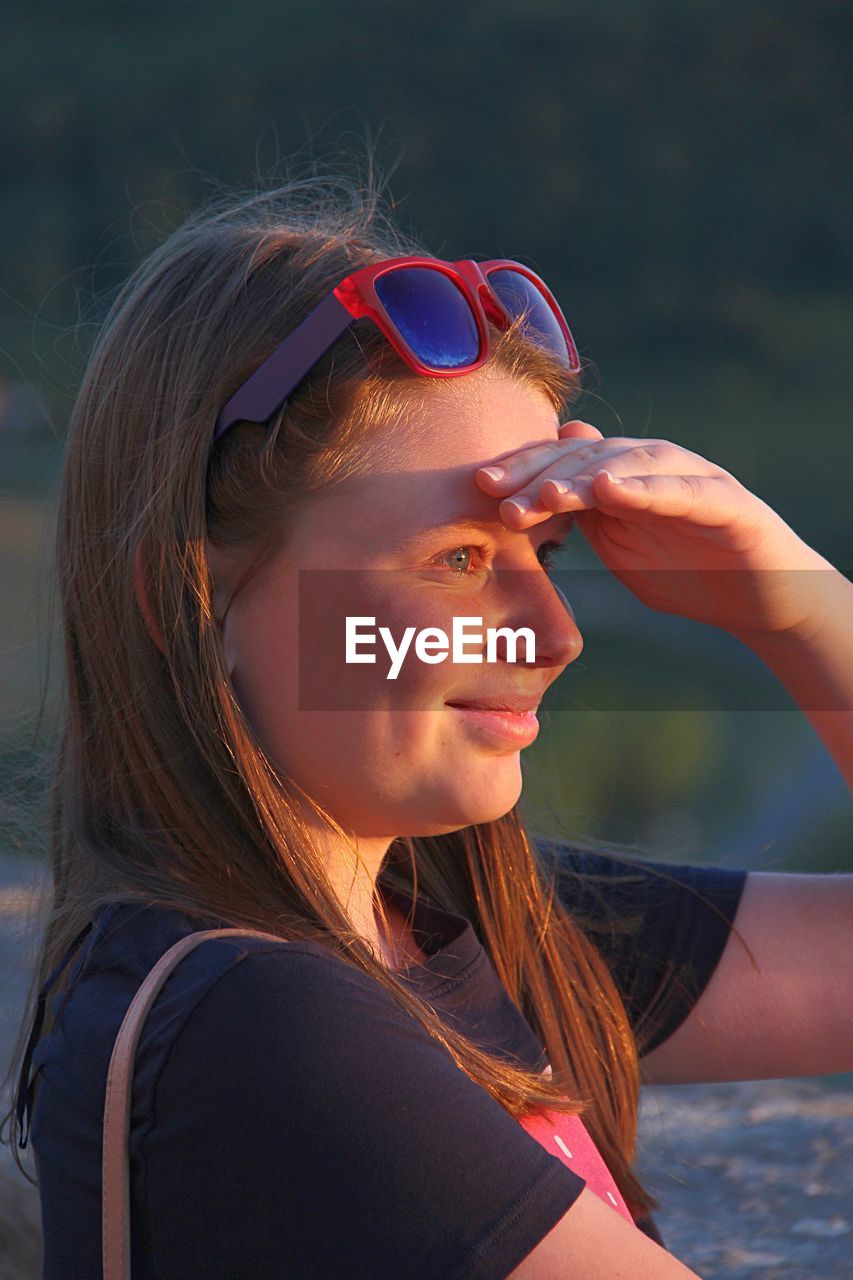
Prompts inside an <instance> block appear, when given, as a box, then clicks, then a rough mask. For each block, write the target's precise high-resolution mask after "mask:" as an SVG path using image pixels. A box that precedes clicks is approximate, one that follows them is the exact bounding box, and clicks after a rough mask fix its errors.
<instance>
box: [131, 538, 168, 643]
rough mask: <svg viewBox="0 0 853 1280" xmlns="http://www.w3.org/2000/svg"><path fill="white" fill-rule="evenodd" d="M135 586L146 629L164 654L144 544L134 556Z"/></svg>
mask: <svg viewBox="0 0 853 1280" xmlns="http://www.w3.org/2000/svg"><path fill="white" fill-rule="evenodd" d="M133 587H134V590H135V592H136V602H137V604H138V605H139V612H140V613H141V614H142V621H143V622H144V623H145V630H146V631H147V632H148V634H149V636H150V637H151V639H152V640H153V641H154V643H155V644H156V646H157V648H158V649H159V650H160V652H161V653H162V654H165V652H166V645H165V642H164V640H163V633H162V631H161V630H160V628H159V627H158V626H157V622H156V620H155V618H154V614H153V612H152V610H151V601H150V599H149V597H148V586H147V583H146V581H145V558H144V555H143V552H142V544H141V543H140V544H139V546H138V547H137V548H136V553H135V555H134V557H133Z"/></svg>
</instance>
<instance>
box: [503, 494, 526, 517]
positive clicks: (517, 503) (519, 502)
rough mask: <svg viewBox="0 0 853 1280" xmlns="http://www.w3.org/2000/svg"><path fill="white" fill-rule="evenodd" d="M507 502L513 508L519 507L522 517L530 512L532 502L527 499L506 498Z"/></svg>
mask: <svg viewBox="0 0 853 1280" xmlns="http://www.w3.org/2000/svg"><path fill="white" fill-rule="evenodd" d="M504 501H505V502H509V503H510V504H511V505H512V506H513V507H517V508H518V510H519V511H520V512H521V514H522V515H525V513H526V512H528V511H529V510H530V502H529V500H528V499H527V498H505V499H504Z"/></svg>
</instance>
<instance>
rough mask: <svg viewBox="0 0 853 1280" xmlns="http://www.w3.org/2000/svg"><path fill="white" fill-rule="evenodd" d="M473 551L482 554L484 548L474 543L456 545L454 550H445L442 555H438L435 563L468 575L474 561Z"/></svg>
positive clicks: (461, 574)
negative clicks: (462, 545) (461, 545)
mask: <svg viewBox="0 0 853 1280" xmlns="http://www.w3.org/2000/svg"><path fill="white" fill-rule="evenodd" d="M472 551H476V552H477V553H478V554H482V551H483V548H482V547H476V546H473V545H466V546H464V547H454V548H453V550H452V551H443V552H442V553H441V555H440V556H436V558H435V563H436V564H438V565H441V566H443V567H445V568H447V569H452V570H453V571H454V572H455V573H458V574H459V575H460V576H462V577H464V576H468V570H469V569H470V567H471V562H472V556H471V552H472Z"/></svg>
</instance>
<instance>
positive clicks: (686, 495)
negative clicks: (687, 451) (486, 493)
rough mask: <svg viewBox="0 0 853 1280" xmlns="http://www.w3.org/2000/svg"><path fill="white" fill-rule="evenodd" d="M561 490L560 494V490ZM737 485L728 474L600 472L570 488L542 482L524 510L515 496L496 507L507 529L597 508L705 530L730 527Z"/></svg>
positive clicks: (564, 484)
mask: <svg viewBox="0 0 853 1280" xmlns="http://www.w3.org/2000/svg"><path fill="white" fill-rule="evenodd" d="M563 489H565V492H563V491H562V490H563ZM736 489H737V482H736V481H734V480H733V478H732V477H731V476H729V475H710V476H709V475H699V476H697V475H645V476H613V475H612V474H611V472H610V471H608V470H607V469H606V468H602V469H601V470H600V471H598V472H596V473H595V475H593V476H592V477H587V476H583V477H579V478H577V480H576V481H575V483H574V484H573V485H569V484H568V482H563V481H558V482H555V481H554V480H553V479H548V480H545V481H543V483H542V487H541V493H540V501H539V502H538V503H536V504H533V503H531V504H529V505H528V506H526V507H525V508H524V509H522V507H520V506H519V505H518V499H519V497H521V498H522V504H524V503H525V502H526V501H527V500H526V499H525V498H524V497H523V496H522V495H518V494H513V495H512V497H511V498H507V499H505V500H504V501H503V502H502V503H501V504H500V508H499V511H500V517H501V520H503V522H504V523H505V524H506V525H507V526H508V527H509V528H512V529H522V528H527V527H529V526H530V525H531V524H537V523H538V522H539V521H541V520H546V519H548V518H549V517H550V516H551V515H554V514H555V513H557V512H563V511H583V510H586V509H588V508H592V507H599V508H602V509H603V510H605V511H612V512H613V513H614V514H615V513H616V512H617V511H619V512H621V513H623V514H624V515H626V516H627V515H628V514H629V513H630V512H632V511H636V512H637V513H638V514H640V513H648V514H649V515H651V516H661V517H670V516H689V517H690V519H691V521H692V522H693V523H695V524H699V525H704V526H707V527H711V528H717V527H722V526H724V525H728V524H731V523H732V521H733V519H735V518H736V516H737V511H738V494H737V492H736Z"/></svg>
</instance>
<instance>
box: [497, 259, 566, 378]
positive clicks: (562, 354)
mask: <svg viewBox="0 0 853 1280" xmlns="http://www.w3.org/2000/svg"><path fill="white" fill-rule="evenodd" d="M489 284H490V286H491V287H492V289H493V290H494V291H495V293H496V294H497V296H498V298H499V299H500V301H501V302H502V303H503V305H504V307H505V308H506V310H507V311H508V313H509V315H510V318H511V319H513V320H514V319H515V318H516V316H518V315H521V314H522V312H526V313H527V319H526V320H525V321H524V324H523V326H522V327H523V329H524V332H525V333H526V334H527V335H528V336H529V337H531V338H533V339H534V341H536V342H539V343H541V344H542V345H543V346H545V347H548V348H549V349H550V350H551V351H553V352H554V354H555V355H556V356H558V357H559V359H560V360H561V361H562V362H563V364H565V365H566V367H567V368H569V367H570V366H571V363H572V361H571V357H570V355H569V348H568V346H567V345H566V338H565V334H564V333H563V330H562V329H561V328H560V325H559V322H558V320H557V317H556V316H555V315H554V312H553V311H552V310H551V306H550V304H549V303H548V301H547V300H546V299H545V298H544V297H543V295H542V293H541V292H540V291H539V289H537V287H536V285H535V284H534V283H533V281H532V280H528V279H527V276H523V275H522V274H521V272H520V271H512V270H511V269H509V268H506V267H502V268H501V269H500V270H499V271H493V272H492V273H491V274H490V275H489Z"/></svg>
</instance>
